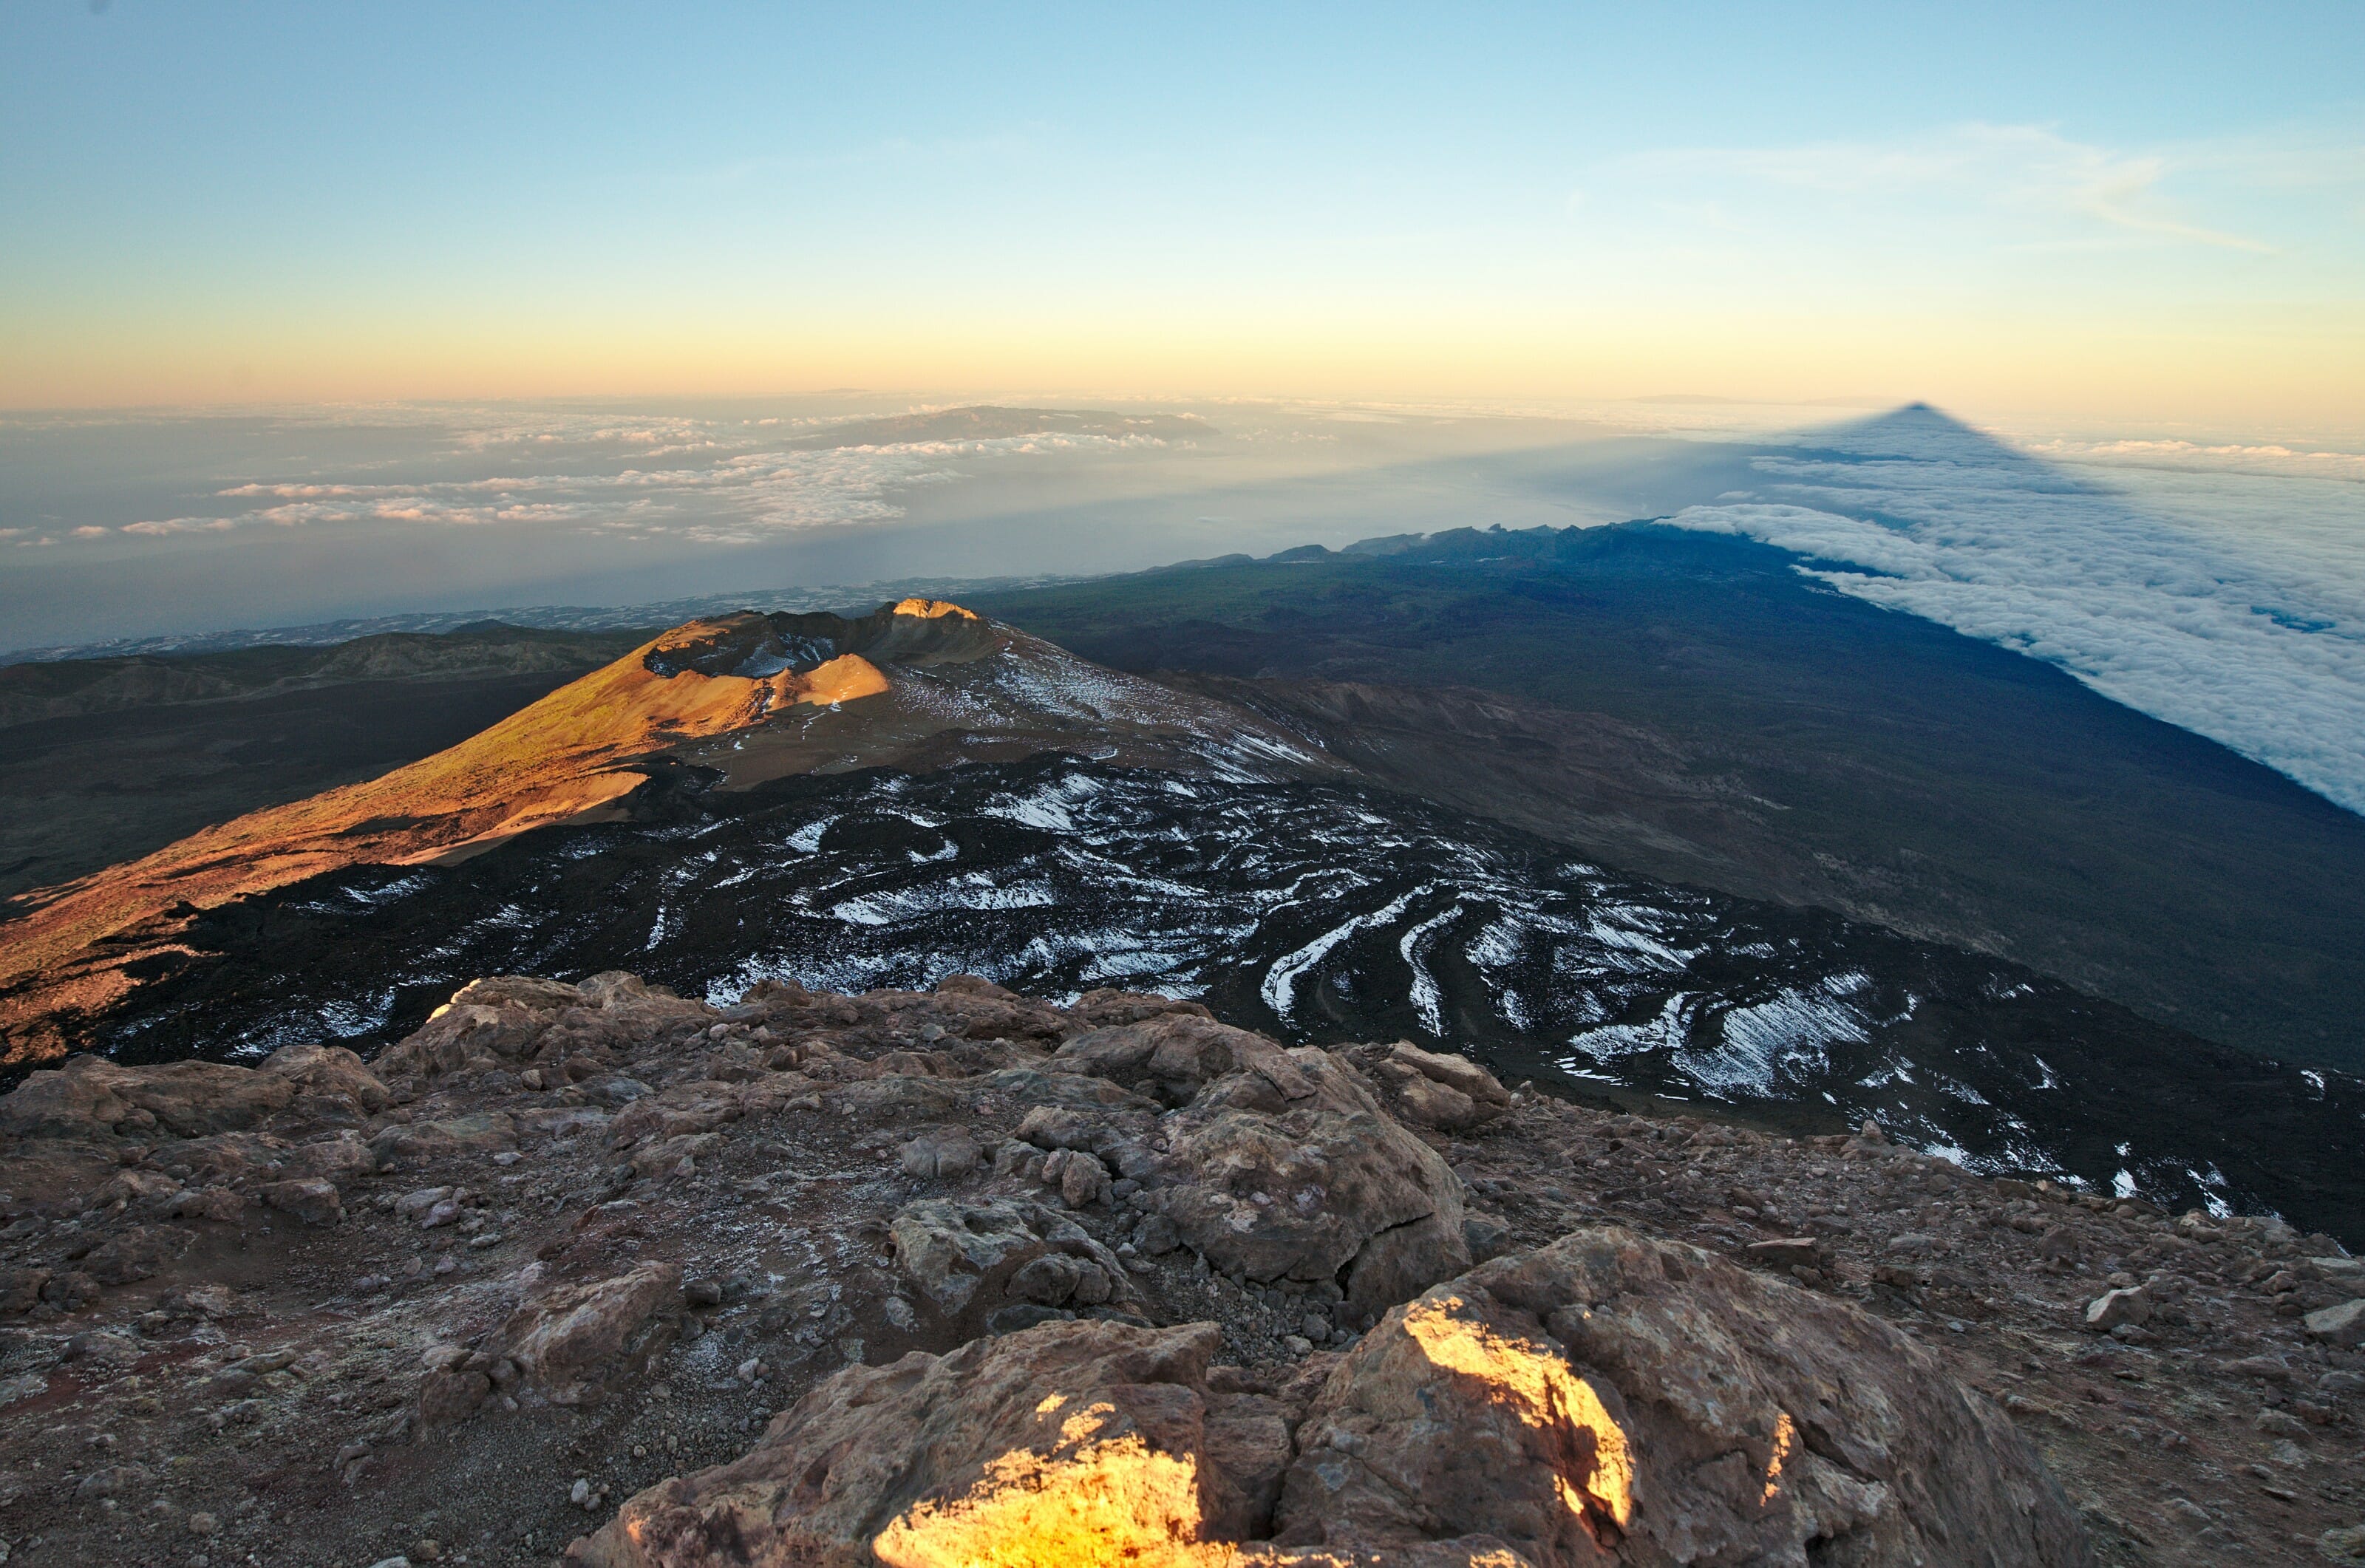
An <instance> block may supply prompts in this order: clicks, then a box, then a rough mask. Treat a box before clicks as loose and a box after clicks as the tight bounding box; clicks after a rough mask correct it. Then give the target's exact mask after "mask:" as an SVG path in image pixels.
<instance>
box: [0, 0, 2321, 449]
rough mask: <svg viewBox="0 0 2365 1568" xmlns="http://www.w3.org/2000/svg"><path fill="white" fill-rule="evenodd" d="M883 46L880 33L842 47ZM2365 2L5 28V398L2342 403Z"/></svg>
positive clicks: (348, 16) (2228, 411)
mask: <svg viewBox="0 0 2365 1568" xmlns="http://www.w3.org/2000/svg"><path fill="white" fill-rule="evenodd" d="M855 13H858V14H855ZM2360 58H2365V8H2360V7H2359V6H2356V5H2354V4H2325V5H2281V6H2256V7H2242V8H2235V7H2227V6H2174V5H2151V6H2044V7H2038V6H1979V7H1956V6H1918V5H1888V6H1781V7H1777V6H1653V7H1634V6H1618V7H1606V6H1604V7H1580V6H1559V7H1537V8H1523V7H1487V8H1474V9H1467V10H1460V11H1448V10H1447V9H1445V8H1440V7H1419V8H1414V7H1393V8H1392V7H1369V6H1359V7H1352V8H1349V7H1303V8H1293V9H1290V10H1289V11H1288V12H1287V13H1286V14H1285V15H1279V16H1276V15H1274V14H1272V8H1269V7H1254V8H1250V7H1194V8H1192V9H1190V10H1189V11H1188V12H1183V11H1179V10H1172V9H1159V10H1152V9H1149V8H1121V7H1110V6H1093V7H1074V8H1051V7H1026V8H1010V9H999V10H988V9H986V8H982V7H959V8H955V7H911V8H893V9H891V8H875V7H874V8H860V7H835V6H834V7H826V8H823V7H806V8H795V7H786V8H783V7H755V6H711V7H707V8H704V9H701V10H696V11H690V10H684V9H679V8H672V7H656V6H599V5H576V6H537V5H528V4H515V5H503V6H443V5H432V4H425V5H405V6H390V5H389V6H360V5H353V6H287V5H271V4H256V5H243V6H164V5H160V4H151V3H146V0H113V3H112V4H110V5H107V6H105V7H104V8H103V9H98V10H94V9H93V8H92V7H91V6H88V5H59V4H50V3H46V0H13V3H11V4H8V5H6V6H0V209H4V210H5V211H6V213H7V214H8V215H9V216H8V219H7V228H8V230H9V242H8V243H7V245H6V247H5V251H0V361H5V364H0V402H6V403H7V404H11V405H15V406H17V407H57V406H71V405H77V404H84V403H169V402H176V401H196V402H212V401H222V400H238V399H251V398H263V399H269V398H299V399H300V398H370V397H381V396H383V397H436V396H453V397H476V396H487V395H493V396H538V395H555V394H583V393H617V394H624V393H640V392H649V391H666V392H674V393H685V392H698V391H715V392H732V393H745V392H769V391H792V390H800V389H807V390H810V389H815V388H819V387H822V386H831V385H841V384H849V383H850V384H859V385H865V386H910V387H914V388H931V387H942V388H947V389H953V390H966V389H991V388H999V387H1007V386H1022V387H1042V388H1055V389H1079V390H1093V391H1107V392H1131V393H1138V394H1141V395H1145V396H1161V395H1205V394H1226V393H1245V394H1268V393H1271V394H1283V395H1373V396H1379V395H1388V396H1411V395H1419V394H1422V393H1434V394H1436V395H1438V396H1441V397H1485V396H1489V395H1501V396H1523V397H1543V396H1567V397H1583V396H1611V395H1635V394H1640V395H1654V394H1669V393H1684V392H1693V393H1730V394H1735V395H1745V396H1752V397H1788V396H1795V397H1802V398H1818V397H1842V396H1883V397H1885V396H1892V395H1893V396H1900V397H1902V396H1914V395H1919V396H1930V397H1933V398H1940V399H1942V400H1947V401H1950V402H1951V403H1953V404H1955V405H1956V406H1960V407H1965V408H1967V409H1973V410H1980V409H1999V410H2001V409H2040V410H2046V411H2051V412H2055V413H2057V414H2059V415H2060V416H2061V417H2062V418H2064V419H2079V420H2090V421H2096V422H2100V423H2103V424H2110V423H2113V421H2115V422H2117V423H2120V424H2124V425H2129V426H2135V425H2143V426H2146V427H2149V426H2152V425H2158V426H2160V427H2162V428H2166V427H2169V426H2174V427H2177V428H2187V427H2190V428H2193V429H2204V428H2205V429H2208V430H2213V431H2235V432H2238V433H2246V434H2259V433H2276V432H2279V431H2284V430H2292V431H2298V430H2301V429H2303V428H2308V427H2310V426H2311V422H2312V421H2313V424H2314V426H2315V427H2323V428H2328V427H2330V426H2332V425H2335V424H2337V423H2338V421H2339V420H2341V419H2342V418H2343V417H2344V416H2345V415H2346V414H2347V412H2348V409H2349V408H2351V407H2353V406H2354V402H2355V399H2352V398H2350V397H2349V394H2351V393H2356V392H2365V386H2360V383H2359V372H2358V370H2357V369H2356V366H2357V365H2358V364H2360V363H2365V282H2360V280H2365V151H2360V150H2365V88H2360V85H2359V73H2358V71H2357V69H2356V66H2357V62H2358V61H2359V59H2360Z"/></svg>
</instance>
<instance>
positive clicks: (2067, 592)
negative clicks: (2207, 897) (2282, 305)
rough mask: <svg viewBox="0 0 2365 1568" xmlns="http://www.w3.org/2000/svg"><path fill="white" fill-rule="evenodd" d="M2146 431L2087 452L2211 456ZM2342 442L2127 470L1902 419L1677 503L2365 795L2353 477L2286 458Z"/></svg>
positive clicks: (1829, 576)
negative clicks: (2130, 444)
mask: <svg viewBox="0 0 2365 1568" xmlns="http://www.w3.org/2000/svg"><path fill="white" fill-rule="evenodd" d="M2140 444H2141V445H2142V446H2143V447H2145V448H2146V450H2145V451H2144V452H2142V453H2141V454H2130V453H2126V452H2124V451H2121V452H2106V453H2100V454H2094V455H2096V456H2098V457H2102V458H2105V459H2116V460H2117V461H2121V462H2124V461H2127V460H2128V459H2129V458H2130V457H2135V458H2136V459H2137V460H2138V461H2146V460H2147V461H2150V462H2155V463H2158V465H2162V466H2170V465H2173V466H2197V465H2199V464H2200V463H2201V461H2202V456H2203V449H2200V448H2192V447H2187V446H2185V444H2184V443H2180V442H2158V443H2140ZM2339 456H2340V454H2294V453H2286V452H2281V451H2276V452H2271V453H2270V452H2264V451H2260V450H2259V449H2239V450H2236V451H2229V452H2226V453H2225V454H2221V455H2220V461H2221V462H2222V463H2223V464H2224V465H2225V467H2227V468H2230V469H2232V470H2235V471H2234V472H2230V473H2229V472H2224V471H2222V470H2221V471H2217V472H2212V473H2209V474H2205V475H2202V476H2190V475H2179V476H2176V477H2175V478H2174V479H2173V480H2170V479H2169V478H2168V476H2155V477H2152V478H2149V479H2146V480H2139V481H2138V482H2136V483H2135V484H2128V483H2125V482H2124V481H2125V480H2126V479H2127V478H2128V477H2129V475H2128V474H2126V473H2124V472H2123V471H2119V470H2115V469H2113V470H2102V469H2098V468H2093V467H2085V468H2082V469H2077V470H2073V469H2068V468H2064V467H2060V466H2056V465H2050V464H2046V463H2041V462H2038V461H2036V460H2034V459H2033V458H2030V457H2028V456H2025V455H2023V454H2019V453H2016V452H2014V451H2012V450H2011V449H2009V448H2006V447H2003V446H2001V445H2000V444H1998V443H1996V442H1991V441H1990V440H1989V439H1988V438H1986V437H1984V436H1982V435H1979V434H1978V433H1977V432H1974V431H1967V430H1965V429H1963V428H1962V427H1960V426H1957V425H1954V424H1952V423H1951V421H1947V420H1944V419H1943V418H1941V417H1938V416H1935V415H1931V416H1926V417H1922V416H1900V417H1899V418H1896V419H1892V420H1879V421H1875V422H1873V423H1872V424H1871V425H1868V426H1865V427H1859V428H1858V429H1857V430H1855V431H1850V432H1844V433H1842V434H1841V435H1839V436H1837V437H1835V438H1833V437H1827V436H1820V435H1819V436H1817V437H1815V438H1814V444H1813V445H1811V446H1802V447H1801V448H1800V450H1799V452H1798V453H1797V454H1795V455H1778V456H1771V457H1766V458H1762V459H1760V460H1759V462H1758V465H1757V466H1758V468H1759V469H1760V471H1761V472H1762V473H1763V475H1764V477H1765V483H1764V485H1763V487H1761V488H1759V489H1757V490H1756V491H1754V492H1752V493H1750V494H1747V495H1745V496H1744V495H1740V494H1736V495H1733V496H1731V497H1728V498H1721V501H1720V504H1717V505H1713V506H1704V507H1694V508H1692V509H1689V510H1686V511H1684V512H1682V513H1680V514H1679V515H1677V516H1676V518H1675V519H1674V520H1673V521H1676V523H1677V524H1679V525H1681V526H1683V527H1687V528H1697V529H1702V530H1706V531H1710V532H1726V533H1737V534H1743V535H1747V536H1749V537H1752V538H1755V539H1761V540H1764V541H1765V542H1766V543H1771V544H1774V545H1777V546H1778V547H1780V548H1782V549H1785V550H1789V551H1794V552H1796V553H1798V554H1800V555H1803V556H1807V557H1810V560H1809V561H1808V562H1807V563H1805V564H1804V565H1802V567H1801V569H1802V570H1806V571H1809V572H1810V574H1811V575H1812V576H1814V577H1819V578H1820V579H1821V580H1822V581H1824V582H1826V583H1828V584H1830V585H1831V586H1832V587H1833V588H1837V589H1839V590H1840V591H1842V592H1844V593H1848V594H1853V595H1855V597H1857V598H1859V599H1868V600H1870V601H1871V602H1873V603H1876V604H1881V605H1886V606H1889V607H1890V608H1893V609H1898V610H1908V611H1911V612H1912V613H1914V614H1917V615H1922V616H1926V617H1927V618H1929V619H1931V620H1933V621H1936V622H1942V623H1943V624H1945V625H1947V626H1951V627H1953V628H1954V629H1955V630H1956V631H1958V632H1962V633H1966V634H1967V635H1970V636H1974V637H1978V638H1982V639H1985V640H1986V641H1989V642H1993V643H1998V644H2002V645H2004V646H2006V647H2010V648H2015V649H2018V650H2019V651H2021V652H2023V653H2026V654H2029V655H2033V656H2034V657H2037V658H2042V659H2045V660H2047V661H2049V662H2050V663H2053V664H2056V665H2058V666H2060V667H2062V668H2063V669H2065V670H2068V672H2069V673H2071V674H2072V675H2075V676H2076V677H2078V678H2079V679H2080V680H2082V681H2084V682H2086V684H2088V685H2089V686H2091V687H2092V688H2094V689H2096V690H2097V691H2100V692H2102V694H2103V695H2105V696H2108V697H2110V698H2113V700H2117V701H2120V702H2124V703H2125V704H2127V705H2128V706H2130V707H2133V708H2135V709H2139V710H2141V711H2144V712H2146V713H2149V714H2152V715H2153V716H2155V717H2157V718H2160V719H2164V720H2166V721H2168V722H2170V723H2173V724H2178V725H2180V726H2182V727H2183V728H2185V729H2189V730H2192V731H2195V732H2197V733H2199V734H2203V735H2207V736H2209V737H2210V738H2212V739H2214V740H2216V741H2219V742H2222V743H2223V744H2225V745H2228V746H2230V747H2232V748H2233V749H2234V750H2236V751H2238V752H2240V753H2242V754H2243V755H2244V756H2249V757H2252V758H2254V759H2256V760H2258V761H2259V762H2262V763H2264V764H2266V765H2267V766H2268V767H2273V768H2276V769H2277V770H2279V771H2281V772H2282V773H2284V774H2286V775H2288V776H2289V777H2291V778H2294V779H2296V780H2298V781H2299V782H2300V783H2302V784H2303V785H2305V786H2307V787H2308V788H2309V789H2311V790H2315V791H2317V792H2318V793H2320V794H2322V795H2324V796H2326V797H2327V798H2328V799H2330V800H2333V801H2337V802H2338V803H2339V804H2341V805H2343V806H2346V807H2348V809H2349V810H2351V811H2356V812H2365V484H2359V483H2357V482H2355V481H2354V480H2351V479H2348V478H2346V477H2292V476H2291V475H2292V472H2293V470H2294V468H2296V469H2297V470H2298V471H2300V472H2303V473H2309V474H2324V473H2326V472H2333V471H2337V470H2338V469H2339V468H2340V467H2341V466H2342V465H2341V464H2340V463H2339V462H2337V461H2333V460H2336V459H2337V458H2338V457H2339ZM2311 457H2314V458H2318V459H2324V460H2325V461H2320V462H2315V463H2313V464H2311V463H2310V462H2309V461H2308V459H2310V458H2311ZM2245 469H2247V472H2245V471H2243V470H2245ZM2103 481H2108V482H2107V483H2105V482H2103Z"/></svg>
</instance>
